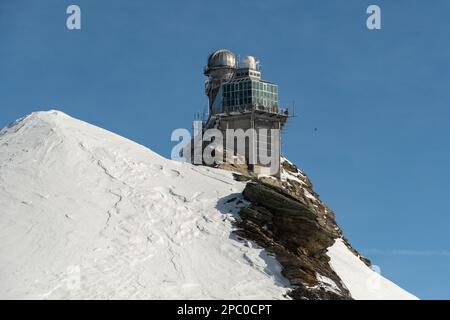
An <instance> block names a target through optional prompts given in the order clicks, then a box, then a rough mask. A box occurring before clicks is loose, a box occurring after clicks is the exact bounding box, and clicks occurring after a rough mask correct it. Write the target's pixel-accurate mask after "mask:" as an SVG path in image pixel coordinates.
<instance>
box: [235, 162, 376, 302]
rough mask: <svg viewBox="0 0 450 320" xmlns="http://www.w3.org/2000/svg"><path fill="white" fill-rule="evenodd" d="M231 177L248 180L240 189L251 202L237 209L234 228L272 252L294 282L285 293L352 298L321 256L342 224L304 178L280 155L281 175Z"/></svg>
mask: <svg viewBox="0 0 450 320" xmlns="http://www.w3.org/2000/svg"><path fill="white" fill-rule="evenodd" d="M239 171H240V172H242V170H239ZM236 178H237V179H239V180H244V181H245V180H247V179H250V180H251V181H250V182H248V183H247V186H246V188H245V190H244V192H243V195H244V198H245V199H246V200H247V201H249V202H250V203H251V205H250V206H248V207H244V208H242V209H241V211H240V217H241V220H240V222H239V223H238V227H239V230H237V231H235V233H236V234H237V235H238V236H239V237H242V238H245V239H249V240H253V241H255V242H256V243H257V244H258V245H260V246H262V247H264V248H265V249H266V250H268V251H269V252H272V253H273V254H275V255H276V258H277V260H278V261H279V262H280V264H281V265H282V266H283V274H284V276H285V277H286V278H287V279H289V280H290V282H291V284H292V285H293V286H294V289H293V290H292V291H291V292H290V293H289V295H290V296H291V297H292V298H294V299H352V297H351V295H350V293H349V291H348V290H347V288H346V287H345V286H344V285H343V284H342V281H341V279H340V278H339V277H338V275H337V274H336V273H335V272H334V271H333V269H332V268H331V267H330V264H329V257H328V256H327V255H326V252H327V248H329V247H330V246H332V245H333V243H334V241H335V239H336V238H343V237H342V232H341V229H340V228H339V227H338V225H337V224H336V221H335V216H334V213H333V211H332V210H331V209H329V208H328V207H327V206H326V205H325V204H324V203H323V202H322V201H320V199H319V195H318V194H316V193H315V192H314V191H313V189H312V184H311V182H310V181H309V179H308V177H307V176H306V175H305V174H303V172H301V171H300V170H299V169H298V168H297V167H296V166H295V165H294V164H292V163H290V162H289V161H287V160H285V159H284V160H283V162H282V172H281V180H279V179H274V178H272V177H259V178H256V177H251V176H250V175H247V176H241V175H236ZM344 240H345V238H344ZM346 243H347V245H348V247H349V248H351V246H350V245H349V244H348V242H346ZM351 249H352V250H353V251H354V252H355V253H356V255H357V256H358V257H360V259H361V260H363V261H364V262H365V263H366V264H370V262H369V261H368V260H365V259H364V258H362V257H361V256H360V255H359V254H358V253H357V252H356V250H354V249H353V248H351Z"/></svg>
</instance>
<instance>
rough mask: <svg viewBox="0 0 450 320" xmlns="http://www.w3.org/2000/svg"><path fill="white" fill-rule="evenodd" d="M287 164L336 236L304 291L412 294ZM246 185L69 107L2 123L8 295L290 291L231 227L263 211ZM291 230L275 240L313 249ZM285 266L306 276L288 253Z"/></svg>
mask: <svg viewBox="0 0 450 320" xmlns="http://www.w3.org/2000/svg"><path fill="white" fill-rule="evenodd" d="M283 168H284V170H285V171H284V173H283V175H282V183H283V185H282V186H281V187H282V188H284V189H283V190H284V192H283V193H285V192H287V191H289V192H290V195H291V197H292V201H299V202H298V204H297V205H296V206H294V207H297V206H298V205H301V204H303V205H304V206H305V208H306V207H308V208H310V209H311V210H313V211H312V212H315V211H314V210H319V211H318V212H320V213H323V214H321V215H320V217H319V215H317V216H318V217H319V218H320V219H319V218H318V220H317V221H314V219H313V218H314V215H311V216H310V220H311V221H310V222H311V223H312V224H314V225H315V224H316V222H317V223H320V224H321V225H323V226H325V227H327V230H328V231H327V232H328V233H329V234H331V235H333V234H334V233H333V232H335V233H336V234H335V235H333V237H332V238H330V239H328V240H329V241H328V240H327V241H319V240H320V239H322V238H323V236H324V235H321V234H317V235H316V236H317V237H316V239H319V240H317V241H319V242H320V243H319V242H317V243H316V242H315V243H309V244H308V247H309V249H311V248H314V247H316V246H318V245H322V246H323V245H326V247H325V248H328V249H327V250H328V251H327V255H328V256H327V259H324V260H323V261H322V262H321V263H326V264H327V265H322V268H319V265H318V264H316V265H311V266H310V267H311V268H310V269H311V270H313V271H314V272H310V273H308V275H309V276H310V277H316V278H317V279H313V278H311V279H310V281H309V282H311V283H316V284H317V285H316V287H314V288H311V287H308V283H306V284H303V285H304V287H305V288H310V290H313V289H314V290H316V291H317V290H325V291H330V292H331V293H336V294H342V292H343V291H345V292H346V291H347V289H348V291H349V292H350V294H351V296H352V297H353V298H357V299H379V298H381V299H408V298H414V296H412V295H410V294H409V293H407V292H405V291H404V290H402V289H400V288H399V287H397V286H396V285H394V284H393V283H391V282H390V281H388V280H386V279H384V278H382V277H380V276H378V275H377V274H375V273H374V272H373V271H372V270H370V269H369V268H368V267H367V266H366V264H365V262H364V261H365V260H361V258H360V257H357V256H356V255H355V254H357V253H356V251H355V250H350V247H349V245H348V243H347V244H346V243H344V241H343V240H341V239H339V240H337V241H336V242H334V239H335V238H340V237H341V232H340V229H339V228H338V227H337V224H336V223H335V221H334V214H333V213H332V212H331V210H330V209H328V207H326V206H325V205H324V204H323V203H322V202H321V201H320V200H319V198H318V195H317V194H316V193H314V192H313V190H312V184H311V183H310V181H309V179H308V178H307V177H306V175H304V174H303V173H302V172H301V171H299V169H297V168H296V167H295V166H294V165H293V164H292V163H288V162H287V160H283ZM288 169H289V170H288ZM286 170H287V171H289V172H287V171H286ZM244 180H245V179H244ZM272 180H273V179H272V178H270V179H269V178H268V181H272ZM272 183H275V182H274V181H272ZM244 187H245V183H244V182H238V181H235V180H234V179H233V176H232V174H231V172H228V171H223V170H218V169H213V168H208V167H203V166H193V165H190V164H186V163H179V162H174V161H171V160H167V159H164V158H162V157H161V156H159V155H158V154H156V153H154V152H153V151H151V150H149V149H147V148H145V147H143V146H141V145H138V144H136V143H134V142H132V141H130V140H127V139H125V138H122V137H120V136H118V135H115V134H113V133H111V132H108V131H106V130H103V129H100V128H98V127H95V126H92V125H89V124H87V123H85V122H82V121H79V120H76V119H73V118H71V117H69V116H67V115H65V114H64V113H61V112H58V111H49V112H39V113H33V114H31V115H30V116H28V117H25V118H23V119H20V120H18V121H16V122H14V123H12V124H11V125H9V126H7V127H6V128H4V129H3V130H1V131H0V299H13V298H15V299H26V298H27V299H183V298H185V299H224V298H228V299H285V298H286V297H287V296H288V295H286V293H287V292H288V291H289V290H291V289H293V285H292V284H290V283H289V281H288V280H287V279H286V278H284V277H283V276H282V275H281V274H282V272H283V274H286V270H282V267H281V265H280V264H279V263H278V261H277V260H276V259H275V257H274V256H273V254H268V251H265V250H263V249H262V248H261V247H258V246H257V245H256V244H255V243H254V242H251V241H244V240H240V239H241V238H239V239H238V238H237V236H236V233H239V231H237V232H236V233H234V232H233V231H236V229H235V228H236V227H234V225H236V224H235V222H236V220H237V219H240V220H239V221H241V222H242V221H245V219H244V218H245V214H244V213H245V211H246V210H247V216H248V211H249V209H251V208H252V206H253V209H255V206H254V204H250V203H248V202H246V200H244V197H243V195H242V191H243V190H244ZM281 195H282V194H281V193H280V194H278V195H277V196H276V197H275V198H280V196H281ZM247 196H248V194H247ZM264 200H269V201H265V202H267V203H266V205H268V204H270V201H273V200H274V199H267V198H265V199H264ZM249 201H252V200H249ZM262 202H264V201H262ZM283 203H284V202H283ZM283 203H281V205H280V208H276V209H277V210H274V214H275V215H276V214H280V212H281V213H282V211H283V208H282V207H283V205H284V204H283ZM242 207H246V209H243V210H242V213H241V218H242V219H241V218H239V212H240V209H241V208H242ZM314 208H315V209H314ZM269 209H273V208H272V207H270V206H269ZM277 212H278V213H277ZM295 214H296V215H301V214H302V211H301V210H297V211H296V212H295ZM274 217H276V218H277V219H278V218H280V217H279V216H274ZM300 218H301V219H300V220H302V219H304V218H305V217H300ZM291 220H292V219H291ZM291 222H292V221H291ZM264 227H265V226H261V228H262V229H264ZM266 227H267V226H266ZM278 227H280V225H279V226H278ZM283 227H284V225H283ZM286 227H288V228H287V229H289V228H290V231H289V232H288V233H284V234H282V235H281V236H279V237H278V238H277V239H273V240H274V241H275V242H277V241H279V240H280V239H281V238H282V239H284V240H285V241H284V242H283V241H282V243H291V244H292V243H294V244H295V245H296V246H297V247H294V248H293V249H295V250H294V251H299V252H303V251H305V248H304V247H303V248H302V247H301V246H302V243H303V242H302V241H299V239H301V238H302V237H301V236H305V234H300V235H301V236H300V237H297V235H298V234H297V232H306V231H309V232H311V229H310V230H307V229H305V228H306V227H307V226H306V225H297V226H294V225H286ZM293 227H295V228H297V227H298V231H297V229H292V228H293ZM278 229H279V230H278V231H280V230H283V229H285V228H278ZM316 229H317V230H319V229H320V228H316ZM302 230H303V231H302ZM240 231H242V230H240ZM265 231H267V228H266V229H265ZM247 239H249V238H247ZM308 239H309V240H311V238H308ZM308 239H306V240H308ZM325 240H326V239H325ZM331 240H333V241H331ZM310 242H311V241H310ZM333 243H334V245H333ZM303 246H304V245H303ZM328 246H331V247H328ZM271 252H274V251H271ZM324 255H325V253H324ZM279 258H280V257H279ZM284 258H286V257H284ZM280 261H283V260H282V259H280ZM311 261H312V260H311ZM288 262H289V261H288ZM298 262H299V263H300V265H301V264H303V265H305V262H307V261H306V260H304V259H303V260H301V259H300V260H299V261H298ZM328 262H329V265H328ZM366 263H367V261H366ZM284 265H288V266H290V267H291V270H290V271H289V272H288V273H289V274H291V275H292V274H294V275H295V274H297V273H298V272H296V271H297V270H292V267H293V266H294V265H293V264H289V263H288V264H286V259H284ZM294 267H295V266H294ZM330 267H331V268H332V270H331V269H330V270H328V269H329V268H330ZM305 270H306V269H304V268H303V269H300V270H298V271H299V272H300V273H302V272H303V273H304V272H305ZM321 270H322V271H324V270H325V271H327V270H328V271H330V272H325V273H324V272H322V273H319V271H321ZM374 279H375V281H372V280H374ZM297 280H298V281H300V280H301V278H299V279H297ZM316 280H317V281H316ZM339 280H341V281H339ZM344 286H345V288H344ZM344 289H345V290H344ZM307 296H311V294H308V292H305V295H303V296H300V298H303V297H307ZM319 296H320V295H319ZM322 296H323V297H325V298H326V297H327V296H333V295H331V294H329V295H327V294H325V295H322Z"/></svg>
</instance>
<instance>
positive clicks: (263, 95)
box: [223, 90, 278, 101]
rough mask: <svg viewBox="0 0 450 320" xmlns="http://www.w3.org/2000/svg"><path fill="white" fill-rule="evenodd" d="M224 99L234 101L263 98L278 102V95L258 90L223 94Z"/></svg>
mask: <svg viewBox="0 0 450 320" xmlns="http://www.w3.org/2000/svg"><path fill="white" fill-rule="evenodd" d="M223 98H224V99H236V98H264V99H269V100H273V101H278V95H277V94H276V93H270V92H267V91H259V90H245V91H235V92H224V93H223Z"/></svg>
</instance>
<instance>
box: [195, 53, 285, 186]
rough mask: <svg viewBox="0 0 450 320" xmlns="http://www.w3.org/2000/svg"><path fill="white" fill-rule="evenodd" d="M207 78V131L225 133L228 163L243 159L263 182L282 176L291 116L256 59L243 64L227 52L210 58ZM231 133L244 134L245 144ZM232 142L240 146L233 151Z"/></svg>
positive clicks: (244, 60) (243, 60) (245, 59)
mask: <svg viewBox="0 0 450 320" xmlns="http://www.w3.org/2000/svg"><path fill="white" fill-rule="evenodd" d="M204 74H205V76H207V77H208V79H207V80H206V82H205V93H206V95H207V96H208V101H209V103H208V118H207V120H206V121H205V123H204V125H203V130H204V131H206V130H208V129H212V128H214V129H218V130H220V131H222V133H223V137H224V141H223V150H224V154H225V156H224V161H226V162H233V161H236V159H241V161H242V160H243V161H244V162H245V165H246V166H247V169H248V170H249V171H250V172H252V173H253V174H255V175H257V176H260V175H268V176H275V177H277V176H279V173H280V155H281V129H282V127H283V125H284V124H285V123H286V121H287V118H288V111H287V109H286V110H281V109H280V107H279V100H278V86H277V85H276V84H273V83H270V82H268V81H264V80H262V79H261V68H260V66H259V62H258V61H257V60H256V59H255V57H253V56H246V57H244V58H243V59H242V61H239V59H238V58H237V57H236V56H235V55H234V54H233V53H232V52H231V51H229V50H226V49H220V50H216V51H214V52H212V53H211V54H210V55H209V56H208V64H207V66H206V67H205V69H204ZM249 129H252V130H249ZM230 132H240V133H242V132H244V133H245V137H244V138H245V139H244V140H243V141H242V140H241V141H240V140H239V138H238V137H233V136H231V135H229V133H230ZM230 140H233V142H234V144H233V147H232V148H230V147H229V146H230V144H229V143H230V142H232V141H230ZM239 144H241V145H239ZM242 144H244V145H243V146H242ZM230 149H232V150H230ZM268 161H270V162H269V163H268Z"/></svg>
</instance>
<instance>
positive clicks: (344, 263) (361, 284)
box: [328, 239, 417, 300]
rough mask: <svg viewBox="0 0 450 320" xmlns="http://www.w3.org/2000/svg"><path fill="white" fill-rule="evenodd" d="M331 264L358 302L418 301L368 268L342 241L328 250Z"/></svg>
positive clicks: (338, 241) (339, 240)
mask: <svg viewBox="0 0 450 320" xmlns="http://www.w3.org/2000/svg"><path fill="white" fill-rule="evenodd" d="M328 256H329V257H330V258H331V261H330V264H331V267H332V268H333V269H334V271H335V272H336V273H337V274H338V275H339V277H340V278H341V280H342V281H343V283H344V284H345V285H346V287H347V288H348V289H349V290H350V292H351V294H352V297H353V298H354V299H357V300H416V299H417V297H415V296H414V295H412V294H410V293H409V292H407V291H405V290H403V289H402V288H400V287H399V286H397V285H396V284H394V283H392V282H391V281H389V280H388V279H386V278H384V277H383V276H381V275H380V274H378V273H376V272H374V271H373V270H372V269H370V268H369V267H367V266H366V265H365V264H364V263H363V262H362V261H361V260H360V259H359V258H358V257H357V256H355V255H354V253H353V252H351V251H350V250H349V249H348V247H347V246H346V245H345V243H344V242H343V241H342V239H338V240H336V242H335V243H334V245H333V246H331V247H330V248H329V249H328Z"/></svg>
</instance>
